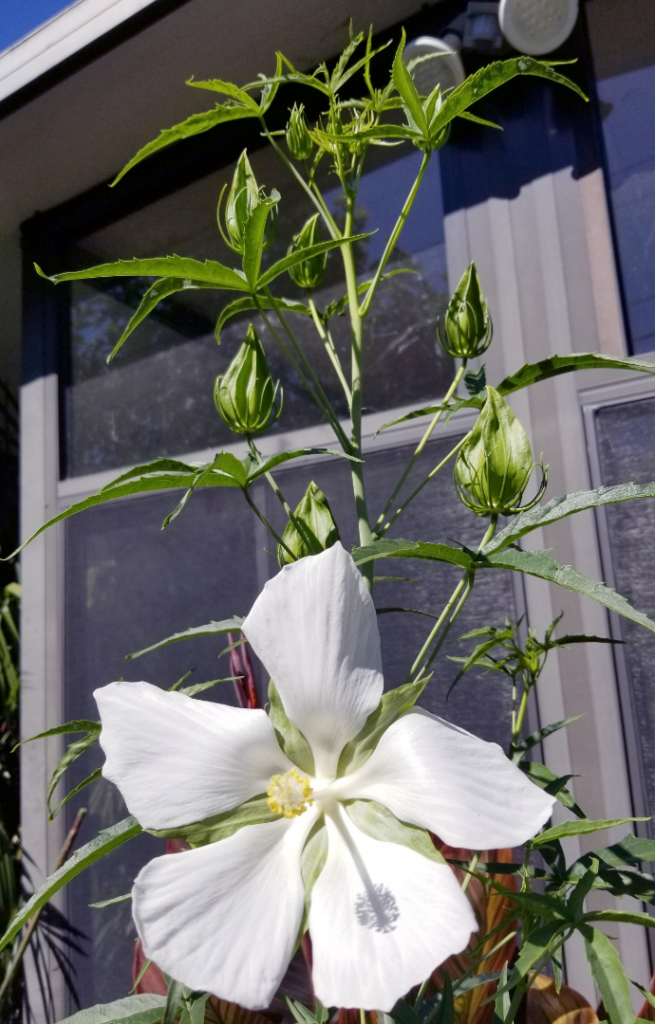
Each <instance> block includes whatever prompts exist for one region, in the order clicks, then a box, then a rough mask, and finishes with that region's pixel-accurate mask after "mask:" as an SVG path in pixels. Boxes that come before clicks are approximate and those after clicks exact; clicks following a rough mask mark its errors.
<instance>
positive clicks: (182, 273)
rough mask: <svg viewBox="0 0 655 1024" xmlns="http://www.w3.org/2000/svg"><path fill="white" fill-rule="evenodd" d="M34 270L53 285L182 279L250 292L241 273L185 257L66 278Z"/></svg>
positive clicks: (103, 267)
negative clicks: (104, 279) (118, 279)
mask: <svg viewBox="0 0 655 1024" xmlns="http://www.w3.org/2000/svg"><path fill="white" fill-rule="evenodd" d="M34 266H35V267H36V271H37V273H38V274H39V276H40V277H43V278H45V279H46V281H52V283H53V284H60V283H61V282H62V281H89V280H92V279H94V278H98V277H161V278H170V277H172V278H176V279H179V278H181V277H182V278H188V279H189V280H190V281H195V282H201V283H203V284H209V285H214V287H216V288H225V289H227V290H228V291H238V292H245V291H247V290H248V284H247V282H246V280H245V277H244V276H243V275H242V274H240V273H239V272H238V271H237V270H230V268H229V267H224V266H223V264H222V263H217V262H216V260H205V262H204V263H201V262H200V261H199V260H192V259H187V258H186V257H184V256H162V257H158V258H155V259H144V260H138V259H134V260H118V261H117V262H115V263H100V264H99V265H98V266H97V267H89V268H88V270H71V271H69V272H67V273H64V274H51V275H48V274H44V273H43V271H42V270H41V268H40V267H39V266H38V265H37V264H36V263H35V264H34Z"/></svg>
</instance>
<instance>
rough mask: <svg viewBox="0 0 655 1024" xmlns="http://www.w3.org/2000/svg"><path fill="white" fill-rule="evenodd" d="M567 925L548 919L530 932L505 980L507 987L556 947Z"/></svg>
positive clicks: (512, 986)
mask: <svg viewBox="0 0 655 1024" xmlns="http://www.w3.org/2000/svg"><path fill="white" fill-rule="evenodd" d="M568 927H570V925H569V923H568V922H567V921H562V920H560V921H549V922H548V924H544V925H542V926H541V927H540V928H536V929H535V931H533V932H532V933H531V935H530V937H529V938H528V939H527V941H525V942H524V943H523V945H522V946H521V952H520V953H519V956H518V959H517V961H516V963H515V965H514V968H513V970H512V973H511V975H510V978H509V981H508V982H507V988H508V989H511V988H514V986H515V985H517V984H518V983H519V981H520V980H521V979H522V978H524V977H525V976H526V974H527V973H528V971H529V970H531V968H532V967H534V965H535V964H536V963H537V962H538V961H539V960H541V959H542V958H543V957H545V956H546V955H547V953H548V952H550V951H552V950H553V949H554V948H556V946H557V944H558V940H560V939H561V935H562V933H563V932H564V931H565V930H566V928H568ZM499 994H500V989H499Z"/></svg>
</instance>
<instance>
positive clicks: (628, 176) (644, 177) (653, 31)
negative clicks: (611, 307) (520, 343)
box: [587, 0, 655, 352]
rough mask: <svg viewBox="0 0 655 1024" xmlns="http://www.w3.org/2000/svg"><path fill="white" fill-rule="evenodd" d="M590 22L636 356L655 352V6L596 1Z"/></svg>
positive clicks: (648, 0) (641, 0) (636, 0)
mask: <svg viewBox="0 0 655 1024" xmlns="http://www.w3.org/2000/svg"><path fill="white" fill-rule="evenodd" d="M587 18H588V22H589V33H590V39H591V47H592V52H593V58H594V65H595V71H596V77H597V81H598V98H599V101H600V113H601V119H602V131H603V138H604V141H605V151H606V155H607V168H608V173H609V185H610V199H611V203H612V208H613V213H614V224H615V230H616V240H617V245H618V256H619V261H620V267H621V275H622V279H623V289H624V296H625V303H626V312H627V319H628V324H627V327H628V332H629V335H630V338H631V342H632V349H633V351H634V352H648V351H651V350H652V349H653V348H655V278H654V277H653V261H654V259H655V133H654V132H653V124H655V4H653V3H652V0H594V2H593V3H588V4H587Z"/></svg>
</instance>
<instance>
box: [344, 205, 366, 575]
mask: <svg viewBox="0 0 655 1024" xmlns="http://www.w3.org/2000/svg"><path fill="white" fill-rule="evenodd" d="M354 206H355V197H354V195H353V194H352V193H348V206H347V211H346V224H345V232H344V233H345V234H346V235H351V234H352V225H353V214H354ZM341 255H342V257H343V265H344V269H345V273H346V286H347V288H348V311H349V313H350V326H351V332H352V340H351V372H350V385H351V394H352V400H351V403H350V423H351V435H350V443H351V454H352V455H354V456H355V457H356V458H361V451H362V370H363V367H362V348H363V342H364V322H363V319H362V316H361V314H360V310H359V299H358V296H357V274H356V271H355V256H354V253H353V247H352V243H351V242H346V244H345V245H342V246H341ZM351 473H352V482H353V493H354V495H355V510H356V512H357V525H358V528H359V542H360V544H361V545H362V546H363V547H366V546H367V545H368V544H370V543H371V542H372V540H373V531H372V530H371V524H370V522H369V518H368V508H367V505H366V486H365V483H364V466H363V464H362V463H361V462H353V463H352V465H351ZM373 564H374V563H373V562H367V563H366V565H364V566H363V567H362V575H363V576H364V579H365V580H366V583H367V586H368V588H369V590H372V589H373Z"/></svg>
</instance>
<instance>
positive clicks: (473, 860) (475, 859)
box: [462, 851, 480, 892]
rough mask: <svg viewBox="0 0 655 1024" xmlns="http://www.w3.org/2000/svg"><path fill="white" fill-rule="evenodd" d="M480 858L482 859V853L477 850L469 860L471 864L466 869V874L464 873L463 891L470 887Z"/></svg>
mask: <svg viewBox="0 0 655 1024" xmlns="http://www.w3.org/2000/svg"><path fill="white" fill-rule="evenodd" d="M479 860H480V854H479V852H477V851H476V852H475V853H474V854H473V856H472V857H471V859H470V861H469V866H468V868H467V869H466V874H465V875H464V878H463V879H462V892H466V890H467V889H468V887H469V883H470V881H471V879H472V878H473V875H474V874H475V869H476V868H477V866H478V861H479Z"/></svg>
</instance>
